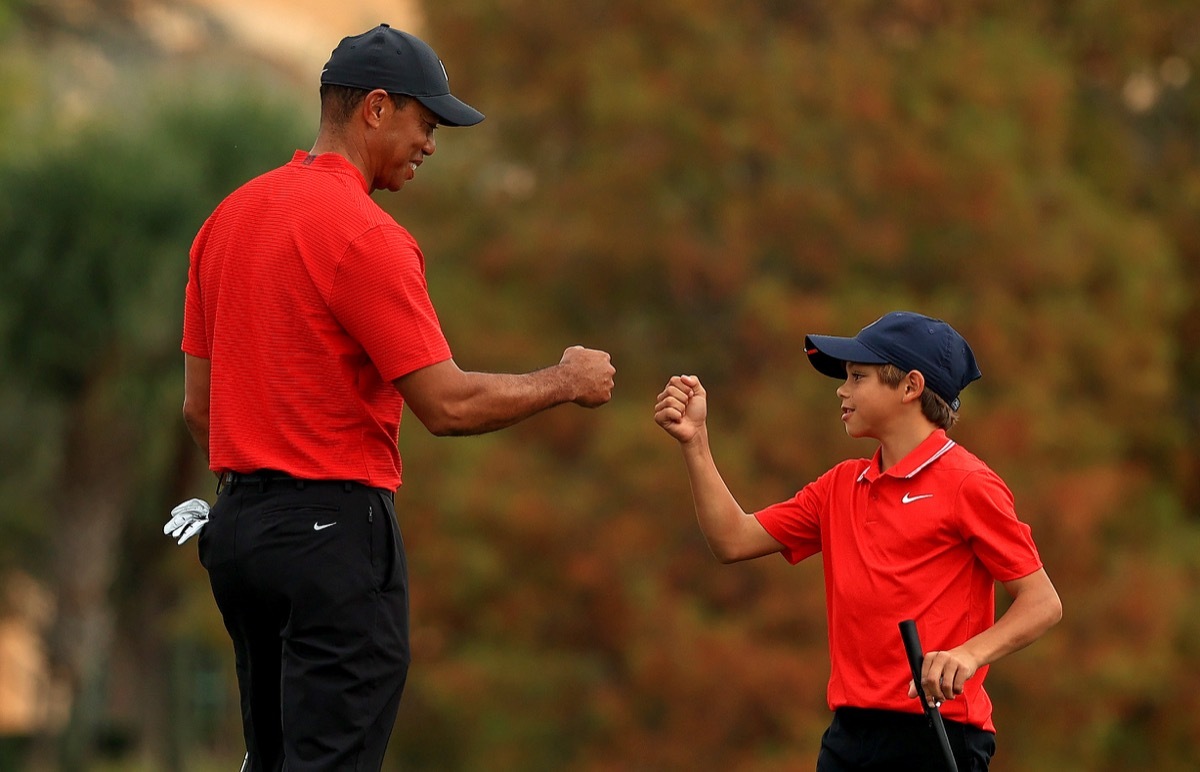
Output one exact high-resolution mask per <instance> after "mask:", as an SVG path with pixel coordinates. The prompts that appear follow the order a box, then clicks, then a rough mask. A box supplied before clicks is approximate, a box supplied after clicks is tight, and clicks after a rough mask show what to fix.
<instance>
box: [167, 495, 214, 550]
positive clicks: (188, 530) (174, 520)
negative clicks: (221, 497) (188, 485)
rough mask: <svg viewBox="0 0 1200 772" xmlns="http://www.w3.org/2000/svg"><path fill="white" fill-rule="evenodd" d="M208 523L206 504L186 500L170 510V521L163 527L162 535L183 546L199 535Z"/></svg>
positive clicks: (194, 500) (200, 500) (204, 502)
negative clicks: (177, 541) (177, 540)
mask: <svg viewBox="0 0 1200 772" xmlns="http://www.w3.org/2000/svg"><path fill="white" fill-rule="evenodd" d="M207 522H208V502H207V501H205V500H204V499H188V500H187V501H185V502H183V503H182V504H180V505H179V506H177V507H175V508H174V509H172V510H171V519H170V520H168V521H167V524H166V525H164V526H163V533H165V534H167V535H169V536H170V537H171V538H172V539H179V543H180V544H183V543H184V542H185V541H187V540H188V539H190V538H192V537H193V536H195V535H196V534H198V533H200V529H201V528H203V527H204V525H205V524H206V523H207Z"/></svg>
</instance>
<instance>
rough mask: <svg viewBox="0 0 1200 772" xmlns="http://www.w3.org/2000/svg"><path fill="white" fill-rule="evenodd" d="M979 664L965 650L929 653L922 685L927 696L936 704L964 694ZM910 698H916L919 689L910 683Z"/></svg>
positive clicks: (926, 657)
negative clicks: (964, 689) (968, 680)
mask: <svg viewBox="0 0 1200 772" xmlns="http://www.w3.org/2000/svg"><path fill="white" fill-rule="evenodd" d="M978 669H979V663H978V662H977V661H976V660H975V658H974V657H972V656H971V655H970V654H968V653H967V652H966V650H964V649H963V648H961V647H959V648H957V649H951V650H950V651H927V652H925V661H924V663H923V664H922V667H921V685H922V686H924V687H925V696H926V697H928V698H929V699H930V700H932V701H933V702H934V703H936V704H941V703H942V702H945V701H946V700H952V699H954V698H955V697H957V696H958V695H960V694H962V693H963V688H964V686H965V685H966V683H967V679H969V678H970V677H971V676H973V675H975V671H976V670H978ZM908 696H909V697H913V698H915V697H916V696H917V689H916V687H915V686H913V683H912V681H909V682H908Z"/></svg>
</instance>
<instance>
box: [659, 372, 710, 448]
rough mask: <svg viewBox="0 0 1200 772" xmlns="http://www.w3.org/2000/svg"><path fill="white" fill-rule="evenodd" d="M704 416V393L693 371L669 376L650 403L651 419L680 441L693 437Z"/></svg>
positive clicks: (688, 440) (701, 426)
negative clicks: (651, 406)
mask: <svg viewBox="0 0 1200 772" xmlns="http://www.w3.org/2000/svg"><path fill="white" fill-rule="evenodd" d="M707 418H708V396H707V395H706V393H705V391H704V387H703V386H701V385H700V379H699V378H697V377H696V376H694V375H676V376H674V377H672V378H671V380H670V381H668V382H667V387H666V388H665V389H663V390H662V393H661V394H659V395H658V403H657V404H656V405H655V406H654V422H655V423H657V424H658V425H659V426H661V427H662V428H663V430H664V431H666V433H667V434H669V435H671V436H672V437H674V438H675V439H677V440H679V442H681V443H684V444H687V443H689V442H691V441H692V440H693V439H695V437H696V435H697V434H698V433H699V432H700V430H701V429H703V428H704V422H705V420H706V419H707Z"/></svg>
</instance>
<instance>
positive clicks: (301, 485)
mask: <svg viewBox="0 0 1200 772" xmlns="http://www.w3.org/2000/svg"><path fill="white" fill-rule="evenodd" d="M296 490H298V491H302V490H304V480H296Z"/></svg>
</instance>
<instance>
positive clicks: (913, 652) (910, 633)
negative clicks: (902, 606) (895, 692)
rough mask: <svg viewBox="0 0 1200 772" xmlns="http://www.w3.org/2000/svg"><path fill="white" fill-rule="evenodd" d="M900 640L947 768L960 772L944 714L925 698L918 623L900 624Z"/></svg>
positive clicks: (922, 659) (918, 694) (922, 705)
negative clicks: (944, 721) (951, 746)
mask: <svg viewBox="0 0 1200 772" xmlns="http://www.w3.org/2000/svg"><path fill="white" fill-rule="evenodd" d="M900 639H901V640H903V641H904V652H905V654H907V655H908V667H909V670H911V671H912V677H913V685H914V686H915V687H916V689H917V699H919V700H920V701H921V707H922V708H923V709H924V710H925V715H926V716H928V717H929V720H930V722H931V723H932V724H933V731H934V732H935V733H936V734H937V739H938V745H940V746H941V748H942V756H943V757H945V759H946V768H947V769H949V770H950V772H958V762H956V761H955V760H954V751H953V750H952V749H951V748H950V738H949V737H947V736H946V725H945V723H943V722H942V714H941V713H940V712H939V711H938V709H937V708H935V707H934V706H932V705H930V704H929V698H928V697H926V696H925V687H923V686H922V685H921V669H922V667H923V665H924V660H925V652H924V651H922V650H921V637H920V636H919V635H917V623H916V622H915V621H914V620H912V619H906V620H904V621H903V622H901V623H900Z"/></svg>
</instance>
